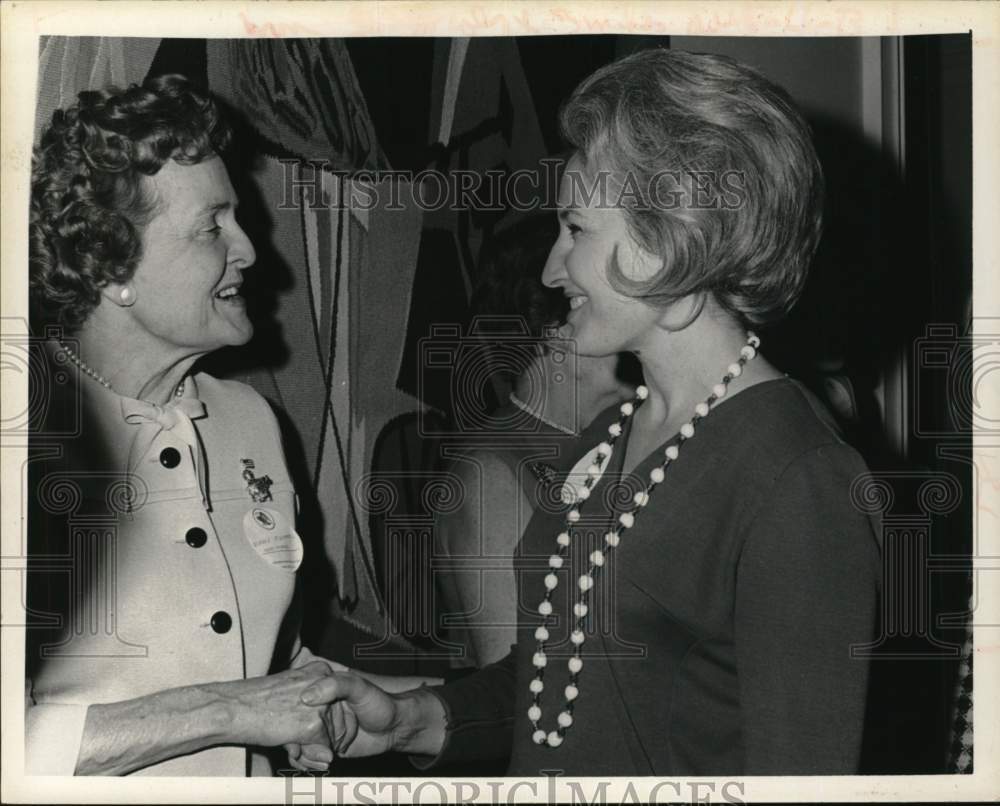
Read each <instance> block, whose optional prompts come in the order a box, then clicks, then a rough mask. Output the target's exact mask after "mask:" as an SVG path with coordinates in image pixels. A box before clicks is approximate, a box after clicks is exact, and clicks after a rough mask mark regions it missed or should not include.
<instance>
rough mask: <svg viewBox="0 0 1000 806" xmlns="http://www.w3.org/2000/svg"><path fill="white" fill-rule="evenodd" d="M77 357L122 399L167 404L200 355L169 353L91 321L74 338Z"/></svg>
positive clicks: (161, 348) (149, 343) (166, 350)
mask: <svg viewBox="0 0 1000 806" xmlns="http://www.w3.org/2000/svg"><path fill="white" fill-rule="evenodd" d="M74 339H75V340H76V342H77V343H78V344H79V347H78V349H77V350H76V351H75V352H76V353H77V357H78V358H79V359H80V360H81V361H82V362H83V363H84V364H85V365H86V366H88V367H89V368H90V369H91V370H93V371H94V372H96V373H98V374H99V375H100V376H101V377H102V378H103V379H104V380H105V381H107V383H108V384H109V385H110V386H111V389H112V390H113V391H114V392H115V393H116V394H119V395H122V396H124V397H133V398H137V399H139V400H146V401H148V402H150V403H155V404H157V405H159V406H164V405H166V404H167V403H169V402H170V400H171V399H172V398H173V396H174V395H175V393H176V392H177V390H178V389H179V388H180V387H181V384H182V382H183V381H184V378H185V377H186V376H187V374H188V373H189V372H190V371H191V366H192V365H193V364H194V362H195V361H197V360H198V358H200V357H201V355H202V354H201V353H189V352H185V351H183V350H173V351H171V350H168V349H166V348H165V347H163V346H162V345H160V344H158V343H153V342H152V340H151V339H148V338H146V339H143V338H136V337H134V336H132V337H127V336H125V335H124V334H116V333H114V332H108V331H107V330H105V329H103V328H101V327H100V326H99V324H97V323H93V322H91V321H90V320H88V321H87V322H85V323H84V325H83V327H82V328H81V329H80V331H79V332H78V333H77V334H76V335H75V336H74Z"/></svg>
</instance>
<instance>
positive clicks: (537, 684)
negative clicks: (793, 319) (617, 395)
mask: <svg viewBox="0 0 1000 806" xmlns="http://www.w3.org/2000/svg"><path fill="white" fill-rule="evenodd" d="M759 347H760V339H759V338H757V336H756V335H755V334H754V333H753V332H752V331H748V332H747V343H746V344H745V345H744V346H743V347H742V348H741V349H740V357H739V360H738V361H736V362H735V363H733V364H730V365H729V366H728V367H727V368H726V374H725V375H723V376H722V382H721V383H717V384H716V385H715V386H713V387H712V394H710V395H709V396H708V397H707V398H706V399H705V400H704V401H702V402H701V403H699V404H698V405H697V406H695V409H694V411H695V413H694V416H693V417H692V418H691V419H690V420H689V421H688V422H686V423H684V425H682V426H681V430H680V434H679V435H678V437H677V443H676V444H672V445H669V446H667V449H666V450H665V451H664V461H663V463H662V464H661V465H660V466H659V467H654V468H653V469H652V470H651V471H650V472H649V483H648V484H647V485H646V489H645V490H642V491H640V492H637V493H636V494H635V497H634V498H633V504H634V506H633V508H632V510H631V511H629V512H622V513H621V514H620V515H619V516H618V522H617V524H616V525H615V526H614V527H612V529H611V530H610V531H609V532H608V533H607V534H605V535H604V543H605V546H606V549H605V551H602V550H601V549H595V550H594V551H593V552H591V554H590V566H589V568H588V569H587V572H586V573H585V574H583V575H581V576H580V577H579V579H577V589H578V591H579V598H578V600H577V602H576V604H575V605H573V615H574V616H576V624H575V625H574V627H573V630H572V632H571V633H570V636H569V639H570V642H571V643H572V644H573V656H572V657H571V658H570V659H569V661H568V664H567V665H568V667H569V685H567V686H566V688H565V689H564V690H563V696H564V697H565V699H566V702H565V705H564V706H563V710H562V711H561V712H560V713H559V716H558V717H556V723H557V725H558V727H557V728H556V729H555V730H551V731H548V732H546V731H545V730H544V729H543V728H541V727H540V726H539V724H538V723H539V722H540V721H541V718H542V706H541V698H542V692H543V691H544V690H545V684H544V677H545V667H546V665H547V664H548V658H547V657H546V655H545V642H546V641H548V640H549V630H548V623H549V618H550V617H551V615H552V592H553V591H554V590H555V589H556V586H557V585H558V584H559V579H558V577H557V576H556V571H558V570H559V569H560V568H562V567H563V565H564V564H565V563H566V557H567V553H568V550H569V546H570V543H571V541H572V538H571V537H570V530H571V529H572V528H573V527H574V525H575V524H576V523H577V522H578V521H579V520H580V509H581V508H582V506H583V503H584V502H585V501H586V500H587V499H588V498H589V497H590V491H591V489H592V488H593V486H594V484H595V483H596V481H597V479H598V478H600V476H601V474H602V472H603V471H602V469H601V467H602V465H603V464H604V462H605V461H606V460H607V458H608V457H609V456H610V455H611V450H612V447H613V446H614V444H615V442H617V441H618V438H619V437H620V436H621V435H622V431H623V427H624V425H625V423H626V422H627V421H628V419H629V418H630V417H631V416H632V415H633V414H634V413H635V410H636V409H637V408H638V407H639V406H641V405H642V402H643V401H644V400H645V399H646V398H647V397H648V396H649V390H648V389H647V388H646V387H645V386H639V387H638V388H637V389H636V390H635V399H634V400H633V401H631V402H627V403H622V405H621V408H620V410H619V411H620V416H619V418H618V420H617V421H616V422H614V423H612V424H611V425H610V426H608V436H609V438H608V440H607V441H606V442H602V443H601V444H600V445H598V446H597V454H596V457H595V459H594V463H593V464H592V465H590V466H589V467H588V468H587V479H586V481H585V482H584V483H583V485H582V486H581V487H580V488H579V489H578V490H577V501H576V503H575V504H573V506H571V507H570V509H569V511H568V512H567V513H566V522H565V528H564V529H563V531H562V532H560V533H559V536H558V537H556V543H557V545H558V548H557V549H556V553H555V554H553V555H552V556H551V557H549V573H548V574H546V576H545V597H544V598H543V599H542V602H541V604H539V605H538V612H539V614H540V615H541V616H542V624H541V625H540V626H539V627H538V629H536V630H535V641H536V646H535V654H534V657H533V658H532V664H533V665H534V667H535V676H534V678H532V680H531V683H529V685H528V688H529V690H530V691H531V695H532V704H531V707H530V708H528V719H529V721H530V722H531V726H532V728H533V729H534V732H533V733H532V735H531V738H532V741H534V743H535V744H538V745H546V746H548V747H558V746H559V745H561V744H562V742H563V739H564V738H565V737H566V732H567V731H568V730H569V729H570V727H571V726H572V725H573V702H574V700H576V698H577V697H579V696H580V689H579V686H578V682H579V675H580V672H581V671H582V670H583V658H582V657H581V651H582V649H583V642H584V640H585V638H586V636H585V634H584V631H583V626H584V619H586V617H587V613H588V612H589V609H590V608H589V606H588V600H589V598H590V590H591V589H592V588H593V587H594V578H595V576H596V574H597V573H598V571H599V570H600V569H601V568H602V567H604V564H605V563H606V562H607V561H608V560H609V559H610V558H611V554H612V552H613V551H614V549H615V548H616V547H617V546H618V544H619V543H620V542H621V537H622V534H623V533H624V532H626V531H627V530H628V529H630V528H632V525H633V524H634V523H635V519H636V518H637V517H638V516H639V513H640V512H641V510H642V508H643V507H645V506H646V504H648V503H649V496H650V494H651V493H652V492H653V490H654V489H655V488H656V486H657V485H658V484H660V483H661V482H662V481H663V479H664V474H665V472H666V470H667V468H668V467H669V466H670V465H671V464H672V463H673V462H674V461H675V460H676V459H677V457H678V455H679V453H680V448H681V446H682V445H683V444H684V443H685V442H686V441H687V440H689V439H691V438H692V437H693V436H694V429H695V426H696V425H697V424H698V422H699V421H700V420H702V419H703V418H705V417H707V416H708V413H709V411H710V410H711V406H712V404H713V403H715V402H716V401H717V400H720V399H722V398H723V397H725V395H726V392H727V390H728V388H729V383H730V382H731V381H732V380H733V378H738V377H739V376H740V375H741V374H743V367H744V365H745V364H746V363H747V362H748V361H752V360H753V359H754V357H756V355H757V349H758V348H759Z"/></svg>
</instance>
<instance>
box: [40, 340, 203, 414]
mask: <svg viewBox="0 0 1000 806" xmlns="http://www.w3.org/2000/svg"><path fill="white" fill-rule="evenodd" d="M58 344H59V346H60V347H61V348H62V351H63V352H64V353H66V357H67V358H68V359H69V360H70V361H72V362H73V363H74V364H76V366H77V367H78V368H79V370H80V371H81V372H82V373H83V374H84V375H88V376H89V377H91V378H93V379H94V380H95V381H97V382H98V383H99V384H100V385H101V386H103V387H104V388H105V389H107V390H108V391H109V392H114V393H115V394H118V393H117V392H115V390H114V389H113V388H112V386H111V382H110V381H109V380H108V379H107V378H105V377H104V376H103V375H101V374H100V373H99V372H98V371H97V370H96V369H94V368H93V367H92V366H90V364H88V363H87V362H86V361H84V360H83V359H82V358H80V356H78V355H77V354H76V353H75V352H74V351H73V349H72V348H70V347H69V346H67V345H66V344H65V343H64V342H62V341H61V340H60V341H59V342H58ZM186 383H187V381H186V380H182V381H181V382H180V383H179V384H177V388H176V389H175V390H174V397H175V398H176V399H178V400H179V399H180V398H181V397H183V395H184V386H185V384H186Z"/></svg>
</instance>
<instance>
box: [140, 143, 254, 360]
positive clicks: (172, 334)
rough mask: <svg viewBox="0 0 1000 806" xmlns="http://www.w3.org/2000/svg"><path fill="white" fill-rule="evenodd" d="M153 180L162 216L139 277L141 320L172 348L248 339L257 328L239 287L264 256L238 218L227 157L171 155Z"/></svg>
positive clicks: (145, 239)
mask: <svg viewBox="0 0 1000 806" xmlns="http://www.w3.org/2000/svg"><path fill="white" fill-rule="evenodd" d="M147 181H148V182H149V183H150V188H149V189H150V192H151V194H152V196H153V199H154V200H155V213H154V215H153V218H152V220H150V222H149V224H147V225H146V227H145V228H144V231H143V234H142V247H143V251H142V258H141V259H140V261H139V265H138V267H137V268H136V271H135V274H134V275H133V277H132V281H131V284H132V286H133V287H134V289H135V292H136V302H135V304H134V305H133V306H132V307H131V308H130V309H129V310H130V312H131V314H132V316H133V318H134V320H135V321H136V323H137V324H138V325H139V326H140V327H141V328H142V329H143V330H144V331H146V333H147V334H149V335H151V336H152V337H153V338H154V339H155V340H156V341H158V342H159V343H160V344H161V345H162V346H164V347H165V348H167V349H168V350H172V349H174V348H180V349H182V350H185V351H192V352H210V351H212V350H216V349H218V348H220V347H226V346H231V345H239V344H245V343H246V342H247V341H249V340H250V337H251V336H252V335H253V326H252V325H251V324H250V320H249V319H248V318H247V314H246V304H245V302H244V300H243V298H242V297H241V296H240V295H239V293H238V292H239V287H240V284H241V283H242V281H243V274H242V272H243V270H244V269H246V268H249V267H250V266H251V265H253V262H254V260H255V257H256V256H255V253H254V248H253V245H252V244H251V243H250V239H249V238H247V235H246V233H245V232H244V231H243V230H242V229H241V228H240V225H239V224H238V223H237V221H236V204H237V199H236V193H235V192H234V190H233V186H232V184H231V183H230V181H229V175H228V174H227V172H226V168H225V166H224V165H223V163H222V160H221V159H219V158H218V157H212V158H210V159H207V160H204V161H202V162H199V163H197V164H195V165H181V164H179V163H177V162H174V161H173V160H170V161H169V162H167V163H166V165H164V166H163V168H162V169H160V171H159V172H158V173H156V174H155V175H154V176H153V177H151V178H150V179H148V180H147Z"/></svg>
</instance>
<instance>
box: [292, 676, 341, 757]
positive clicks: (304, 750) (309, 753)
mask: <svg viewBox="0 0 1000 806" xmlns="http://www.w3.org/2000/svg"><path fill="white" fill-rule="evenodd" d="M344 668H346V667H344ZM352 718H353V714H351V713H350V712H349V711H348V709H346V708H345V707H344V704H343V703H341V702H335V703H331V704H330V705H329V706H328V708H327V713H326V721H327V722H328V724H329V725H330V727H331V729H332V730H331V736H333V737H343V736H345V735H347V734H348V732H349V731H348V724H347V722H348V721H349V720H352ZM334 741H335V742H336V738H334ZM285 750H286V751H287V752H288V763H289V764H291V765H292V767H294V768H295V769H297V770H300V771H302V772H326V771H327V770H328V769H329V768H330V764H331V763H333V759H334V755H335V752H336V751H337V750H339V747H336V746H334V747H333V749H331V748H329V747H327V746H326V745H325V744H297V743H293V744H286V745H285Z"/></svg>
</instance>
